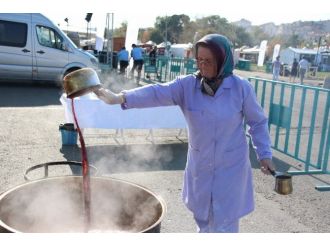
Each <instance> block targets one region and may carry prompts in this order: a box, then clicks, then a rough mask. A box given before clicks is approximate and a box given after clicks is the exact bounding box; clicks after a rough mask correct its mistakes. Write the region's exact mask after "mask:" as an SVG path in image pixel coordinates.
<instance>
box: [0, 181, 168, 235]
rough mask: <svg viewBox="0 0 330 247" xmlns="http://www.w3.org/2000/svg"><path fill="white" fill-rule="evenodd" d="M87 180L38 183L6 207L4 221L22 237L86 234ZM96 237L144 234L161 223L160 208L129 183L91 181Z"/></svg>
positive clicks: (12, 196)
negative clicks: (24, 234)
mask: <svg viewBox="0 0 330 247" xmlns="http://www.w3.org/2000/svg"><path fill="white" fill-rule="evenodd" d="M81 183H82V178H81V177H60V178H52V179H45V180H38V181H37V182H32V183H29V184H26V185H23V186H21V187H19V188H18V189H16V190H15V191H13V192H11V193H8V194H7V195H5V196H4V198H2V199H1V201H0V218H1V220H2V221H3V222H4V223H5V224H7V225H8V226H10V227H12V228H14V229H16V230H18V231H21V232H83V231H84V223H83V222H84V220H83V208H82V206H83V198H82V190H81V188H82V184H81ZM91 192H92V193H91V194H92V200H91V203H92V204H91V221H92V222H91V226H90V232H123V231H124V232H141V231H144V230H145V229H147V228H148V227H150V226H152V225H153V224H154V223H156V222H157V220H158V219H159V218H160V216H161V213H162V208H161V204H160V202H159V201H158V200H157V198H155V197H154V196H153V195H152V194H150V193H149V192H148V191H146V190H144V189H143V188H140V187H137V186H135V185H131V184H129V183H126V182H124V181H120V180H114V179H107V178H91Z"/></svg>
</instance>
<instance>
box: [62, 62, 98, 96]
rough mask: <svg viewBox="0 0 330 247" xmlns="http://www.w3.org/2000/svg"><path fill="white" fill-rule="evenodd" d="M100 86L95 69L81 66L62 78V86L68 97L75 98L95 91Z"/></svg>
mask: <svg viewBox="0 0 330 247" xmlns="http://www.w3.org/2000/svg"><path fill="white" fill-rule="evenodd" d="M100 87H101V83H100V80H99V77H98V75H97V73H96V71H95V70H93V69H91V68H83V69H78V70H75V71H73V72H71V73H69V74H67V75H66V76H65V77H64V79H63V88H64V91H65V93H66V94H67V97H68V98H75V97H79V96H82V95H84V94H87V93H90V92H93V91H95V90H96V89H98V88H100Z"/></svg>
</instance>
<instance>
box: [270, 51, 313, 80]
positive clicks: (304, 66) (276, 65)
mask: <svg viewBox="0 0 330 247" xmlns="http://www.w3.org/2000/svg"><path fill="white" fill-rule="evenodd" d="M309 68H310V63H309V62H308V60H307V58H306V57H304V56H303V57H302V58H301V59H300V60H299V62H298V60H297V59H296V58H294V59H293V62H292V64H291V69H290V71H289V76H290V82H292V83H295V80H296V77H297V76H299V79H300V80H299V82H300V84H301V85H303V84H304V78H305V76H306V73H307V72H308V70H309ZM281 71H282V75H284V76H285V68H284V66H283V64H282V63H281V61H280V56H277V57H276V60H275V61H273V63H272V72H273V80H274V81H278V80H279V76H280V73H281Z"/></svg>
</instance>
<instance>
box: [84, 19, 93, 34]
mask: <svg viewBox="0 0 330 247" xmlns="http://www.w3.org/2000/svg"><path fill="white" fill-rule="evenodd" d="M92 15H93V13H87V14H86V17H85V20H86V21H87V30H86V31H87V32H86V38H87V39H88V26H89V22H90V21H91V19H92Z"/></svg>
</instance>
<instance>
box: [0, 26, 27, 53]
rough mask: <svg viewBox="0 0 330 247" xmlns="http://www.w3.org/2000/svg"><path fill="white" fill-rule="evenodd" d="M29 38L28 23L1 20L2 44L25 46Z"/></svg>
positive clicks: (0, 34)
mask: <svg viewBox="0 0 330 247" xmlns="http://www.w3.org/2000/svg"><path fill="white" fill-rule="evenodd" d="M26 39H27V24H25V23H20V22H12V21H3V20H0V45H3V46H13V47H24V46H25V45H26Z"/></svg>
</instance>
